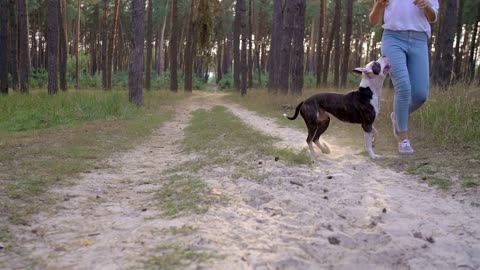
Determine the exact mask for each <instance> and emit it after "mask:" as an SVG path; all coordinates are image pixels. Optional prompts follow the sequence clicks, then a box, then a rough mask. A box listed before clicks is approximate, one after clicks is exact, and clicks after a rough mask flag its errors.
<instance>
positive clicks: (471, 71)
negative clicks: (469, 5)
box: [467, 3, 480, 83]
mask: <svg viewBox="0 0 480 270" xmlns="http://www.w3.org/2000/svg"><path fill="white" fill-rule="evenodd" d="M475 17H476V19H475V20H474V22H475V23H474V26H473V33H472V41H471V43H470V56H469V57H468V68H467V81H468V82H469V83H470V82H472V81H473V79H474V77H475V50H476V49H478V48H477V47H478V45H477V34H478V23H479V22H480V3H479V4H478V10H477V15H476V16H475Z"/></svg>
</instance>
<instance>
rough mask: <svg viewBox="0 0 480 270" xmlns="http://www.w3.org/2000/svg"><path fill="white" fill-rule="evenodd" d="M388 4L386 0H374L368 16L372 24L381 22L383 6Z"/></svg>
mask: <svg viewBox="0 0 480 270" xmlns="http://www.w3.org/2000/svg"><path fill="white" fill-rule="evenodd" d="M387 5H388V0H375V2H374V4H373V9H372V11H371V12H370V15H369V16H368V18H369V19H370V22H371V23H372V24H373V25H376V24H378V23H381V22H382V19H383V14H384V12H385V7H386V6H387Z"/></svg>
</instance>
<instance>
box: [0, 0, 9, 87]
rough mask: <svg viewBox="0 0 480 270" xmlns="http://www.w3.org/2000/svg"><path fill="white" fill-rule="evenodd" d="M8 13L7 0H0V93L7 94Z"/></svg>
mask: <svg viewBox="0 0 480 270" xmlns="http://www.w3.org/2000/svg"><path fill="white" fill-rule="evenodd" d="M7 18H8V13H7V0H0V93H1V94H4V95H6V94H8V61H7V58H8V56H7V50H8V38H7V37H8V34H7V31H8V27H7V24H8V20H7Z"/></svg>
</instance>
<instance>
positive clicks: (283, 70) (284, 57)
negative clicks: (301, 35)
mask: <svg viewBox="0 0 480 270" xmlns="http://www.w3.org/2000/svg"><path fill="white" fill-rule="evenodd" d="M295 4H296V0H291V1H287V6H286V10H285V20H284V25H283V34H282V44H281V52H282V53H281V57H280V77H279V89H280V92H281V93H282V94H283V95H287V94H288V86H289V85H288V84H289V77H290V76H289V74H290V54H291V51H292V35H293V24H294V19H295Z"/></svg>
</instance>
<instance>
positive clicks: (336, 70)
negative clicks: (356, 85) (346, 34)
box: [332, 1, 342, 87]
mask: <svg viewBox="0 0 480 270" xmlns="http://www.w3.org/2000/svg"><path fill="white" fill-rule="evenodd" d="M340 2H341V1H340ZM336 3H338V4H335V14H338V15H337V16H338V19H337V23H336V24H335V23H334V24H333V25H332V26H336V27H337V28H336V29H335V32H334V33H335V35H334V39H335V40H334V42H335V54H334V55H335V56H334V63H333V85H334V86H335V87H338V86H339V82H340V59H341V56H340V52H341V50H342V46H341V45H342V44H341V43H342V42H341V23H340V14H342V13H341V8H342V5H341V3H339V2H336ZM337 9H338V11H337ZM335 19H336V18H334V19H333V20H334V21H335Z"/></svg>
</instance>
